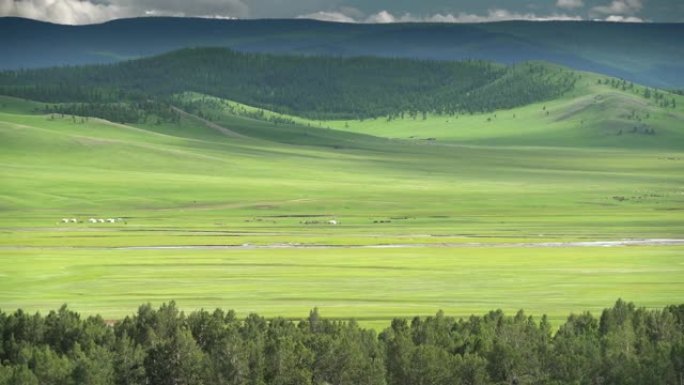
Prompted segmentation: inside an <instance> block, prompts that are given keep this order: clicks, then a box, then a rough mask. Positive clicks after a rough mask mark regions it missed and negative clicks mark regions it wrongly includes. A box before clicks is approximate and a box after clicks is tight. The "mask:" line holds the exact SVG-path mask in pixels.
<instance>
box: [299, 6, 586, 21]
mask: <svg viewBox="0 0 684 385" xmlns="http://www.w3.org/2000/svg"><path fill="white" fill-rule="evenodd" d="M299 17H300V18H309V19H317V20H323V21H335V22H344V23H420V22H429V23H487V22H493V21H506V20H531V21H551V20H582V17H580V16H575V15H566V14H551V15H543V16H539V15H536V14H534V13H517V12H511V11H508V10H505V9H491V10H489V11H488V12H487V14H486V15H477V14H470V13H464V12H461V13H458V14H452V13H447V14H441V13H437V14H434V15H428V16H416V15H413V14H410V13H405V14H403V15H401V16H395V15H393V14H391V13H390V12H388V11H386V10H383V11H380V12H378V13H375V14H372V15H370V16H368V17H352V16H349V15H346V14H343V13H341V12H316V13H312V14H308V15H302V16H299Z"/></svg>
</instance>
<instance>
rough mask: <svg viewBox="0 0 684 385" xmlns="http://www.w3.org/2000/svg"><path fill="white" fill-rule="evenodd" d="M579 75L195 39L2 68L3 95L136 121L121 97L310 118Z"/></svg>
mask: <svg viewBox="0 0 684 385" xmlns="http://www.w3.org/2000/svg"><path fill="white" fill-rule="evenodd" d="M579 77H580V75H579V74H577V73H575V72H573V71H570V70H567V69H564V68H562V67H557V66H552V65H549V64H544V63H525V64H519V65H516V66H510V67H507V66H503V65H498V64H493V63H489V62H482V61H464V62H438V61H424V60H411V59H384V58H370V57H358V58H339V57H320V56H314V57H304V56H277V55H268V54H248V53H238V52H235V51H231V50H227V49H222V48H198V49H185V50H181V51H177V52H173V53H170V54H166V55H161V56H156V57H152V58H147V59H141V60H134V61H128V62H124V63H119V64H114V65H95V66H84V67H62V68H51V69H41V70H22V71H9V72H3V73H1V74H0V94H6V95H12V96H18V97H23V98H27V99H32V100H38V101H43V102H49V103H72V104H71V105H68V106H61V107H60V108H61V109H60V110H55V112H62V113H74V114H82V113H83V112H84V111H86V112H88V113H89V114H92V115H94V116H100V117H104V118H107V119H112V120H115V121H122V122H131V121H136V119H137V117H139V115H140V114H137V113H136V112H135V111H133V112H132V113H131V112H128V111H123V109H122V108H121V106H120V105H119V104H120V103H121V102H125V101H126V102H134V103H136V104H135V105H134V106H132V107H131V108H133V109H134V110H135V109H140V110H145V109H150V108H151V109H156V111H159V108H158V106H156V105H152V104H150V100H154V101H156V102H167V103H168V102H170V101H172V98H173V96H174V95H176V94H178V93H181V92H185V91H194V92H199V93H203V94H208V95H212V96H217V97H222V98H226V99H232V100H235V101H238V102H241V103H245V104H248V105H252V106H257V107H261V108H267V109H269V110H274V111H278V112H284V113H289V114H294V115H299V116H304V117H308V118H314V119H335V118H340V119H342V118H344V119H364V118H370V117H378V116H392V115H400V114H404V113H407V114H414V115H415V114H418V113H428V112H436V113H443V114H454V113H475V112H486V111H492V110H496V109H502V108H512V107H516V106H521V105H526V104H529V103H533V102H537V101H541V100H546V99H552V98H555V97H558V96H559V95H562V94H563V93H565V92H567V91H569V90H571V89H572V88H573V86H574V84H575V82H576V81H577V80H578V78H579ZM73 103H76V105H74V104H73ZM78 103H87V104H89V105H88V106H83V105H78ZM112 103H114V104H116V106H112ZM108 109H109V110H112V109H118V110H120V111H119V112H120V113H119V115H121V116H122V117H121V118H119V119H113V117H112V116H111V115H112V113H111V111H107V110H108ZM102 111H104V112H102Z"/></svg>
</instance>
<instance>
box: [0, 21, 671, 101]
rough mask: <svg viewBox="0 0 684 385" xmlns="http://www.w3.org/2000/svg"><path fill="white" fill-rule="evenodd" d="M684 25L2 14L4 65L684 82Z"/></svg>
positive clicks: (1, 66)
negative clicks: (444, 70) (579, 73)
mask: <svg viewBox="0 0 684 385" xmlns="http://www.w3.org/2000/svg"><path fill="white" fill-rule="evenodd" d="M682 36H684V24H651V23H605V22H575V21H563V22H560V21H558V22H524V21H509V22H500V23H485V24H425V23H407V24H338V23H328V22H321V21H314V20H212V19H196V18H137V19H121V20H115V21H111V22H108V23H104V24H96V25H83V26H66V25H56V24H50V23H44V22H39V21H34V20H28V19H21V18H0V47H2V55H0V69H18V68H37V67H49V66H55V65H79V64H93V63H111V62H116V61H121V60H126V59H132V58H139V57H144V56H151V55H155V54H160V53H164V52H168V51H172V50H176V49H179V48H186V47H209V46H213V47H229V48H232V49H234V50H238V51H244V52H269V53H292V54H308V55H334V56H383V57H406V58H422V59H435V60H463V59H484V60H490V61H495V62H499V63H506V64H509V63H517V62H521V61H529V60H542V61H548V62H552V63H557V64H561V65H564V66H568V67H571V68H574V69H578V70H586V71H592V72H598V73H603V74H607V75H611V76H616V77H621V78H624V79H627V80H630V81H634V82H638V83H642V84H646V85H650V86H656V87H661V88H684V43H683V42H682Z"/></svg>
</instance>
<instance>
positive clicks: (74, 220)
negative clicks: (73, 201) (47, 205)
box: [70, 218, 78, 223]
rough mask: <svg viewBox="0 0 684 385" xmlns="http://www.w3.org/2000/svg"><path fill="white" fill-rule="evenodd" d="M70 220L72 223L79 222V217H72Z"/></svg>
mask: <svg viewBox="0 0 684 385" xmlns="http://www.w3.org/2000/svg"><path fill="white" fill-rule="evenodd" d="M70 222H71V223H78V219H76V218H71V220H70Z"/></svg>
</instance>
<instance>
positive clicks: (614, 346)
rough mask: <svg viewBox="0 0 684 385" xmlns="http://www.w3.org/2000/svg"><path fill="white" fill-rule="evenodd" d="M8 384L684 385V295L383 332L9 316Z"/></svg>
mask: <svg viewBox="0 0 684 385" xmlns="http://www.w3.org/2000/svg"><path fill="white" fill-rule="evenodd" d="M0 338H2V340H1V341H0V343H1V344H0V363H1V364H0V384H17V385H19V384H21V385H33V384H103V385H104V384H131V385H133V384H194V385H198V384H213V385H220V384H263V385H271V384H302V385H306V384H336V385H362V384H378V385H381V384H387V385H414V384H431V385H447V384H468V385H476V384H676V383H679V382H680V381H681V379H682V378H683V376H684V305H679V306H669V307H667V308H665V309H663V310H646V309H643V308H636V307H635V306H634V305H633V304H631V303H625V302H623V301H618V302H617V303H616V304H615V306H614V307H613V308H610V309H606V310H604V311H603V313H602V314H601V316H600V318H598V319H597V318H595V317H593V316H592V315H591V314H589V313H584V314H580V315H571V316H570V317H569V318H568V319H567V322H565V323H564V324H563V325H561V326H560V328H559V329H558V331H557V332H554V331H553V330H552V328H551V326H550V324H549V323H548V322H547V320H546V318H542V319H541V320H535V319H533V318H532V317H528V316H527V315H525V313H524V312H523V311H522V310H521V311H519V312H518V313H517V314H516V315H515V316H513V317H510V316H505V315H504V314H503V313H502V312H501V311H500V310H499V311H492V312H490V313H488V314H486V315H484V316H481V317H478V316H471V317H470V318H468V319H459V320H457V319H454V318H451V317H448V316H445V315H444V314H443V313H442V312H439V313H437V315H436V316H433V317H427V318H421V317H415V318H413V320H411V321H410V322H409V321H406V320H403V319H395V320H394V321H392V324H391V326H389V327H388V328H387V329H385V330H384V331H382V332H381V333H380V334H379V335H376V333H375V332H374V331H372V330H366V329H363V328H361V327H359V326H358V325H357V324H356V323H355V322H353V321H351V322H341V321H333V320H327V319H325V318H322V317H321V316H320V315H319V314H318V311H317V310H313V311H312V312H311V313H310V315H309V317H308V319H306V320H302V321H299V322H293V321H290V320H286V319H282V318H277V319H272V320H268V319H265V318H262V317H259V316H258V315H256V314H251V315H249V316H248V317H247V318H245V319H239V318H237V317H236V315H235V313H234V312H232V311H229V312H224V311H222V310H218V309H217V310H215V311H213V312H207V311H197V312H192V313H190V314H187V315H185V314H184V313H183V312H180V311H179V309H177V308H176V306H175V305H174V303H171V304H168V305H163V306H161V307H160V308H159V309H158V310H155V309H153V308H152V307H151V306H149V305H144V306H141V307H140V308H139V310H138V313H137V314H136V315H134V316H132V317H126V318H125V319H124V320H122V321H121V322H118V323H116V324H115V325H114V326H113V327H112V326H110V324H108V323H106V322H105V321H103V320H102V318H100V317H88V318H81V317H80V316H79V314H78V313H75V312H73V311H70V310H68V309H67V308H66V307H62V308H61V309H60V310H59V311H52V312H50V313H49V314H48V315H47V316H41V315H40V314H35V315H30V314H26V313H24V312H22V311H21V310H18V311H16V312H14V313H11V314H7V313H0Z"/></svg>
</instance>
